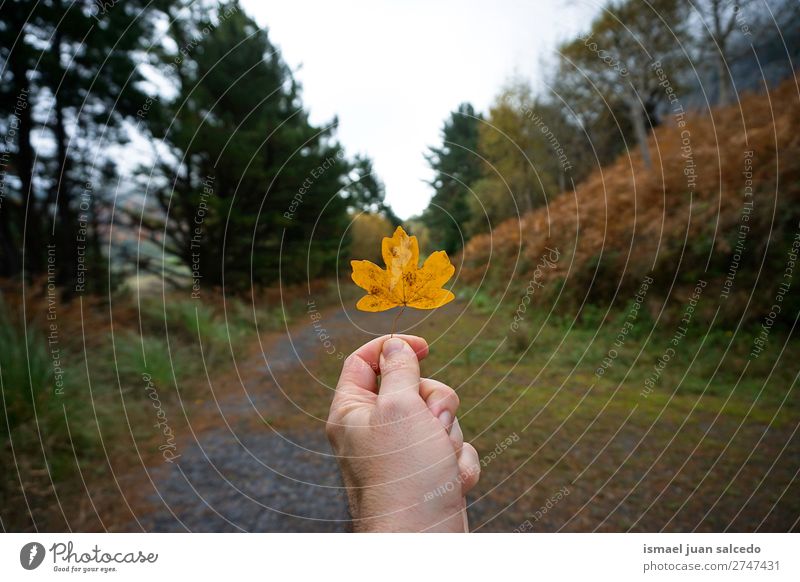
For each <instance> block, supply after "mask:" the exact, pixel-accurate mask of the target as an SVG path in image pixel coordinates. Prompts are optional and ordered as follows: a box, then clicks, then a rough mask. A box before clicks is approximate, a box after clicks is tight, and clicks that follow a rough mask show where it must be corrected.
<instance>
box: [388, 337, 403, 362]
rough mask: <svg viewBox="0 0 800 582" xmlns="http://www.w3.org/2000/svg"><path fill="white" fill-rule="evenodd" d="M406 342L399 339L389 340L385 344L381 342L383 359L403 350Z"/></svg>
mask: <svg viewBox="0 0 800 582" xmlns="http://www.w3.org/2000/svg"><path fill="white" fill-rule="evenodd" d="M405 346H406V342H404V341H403V340H401V339H400V338H396V337H393V338H389V339H388V340H386V341H385V342H383V355H384V357H386V358H388V357H389V356H391V355H392V354H396V353H397V352H399V351H401V350H403V348H405Z"/></svg>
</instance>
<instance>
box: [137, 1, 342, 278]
mask: <svg viewBox="0 0 800 582" xmlns="http://www.w3.org/2000/svg"><path fill="white" fill-rule="evenodd" d="M169 34H170V35H171V38H172V39H173V40H174V43H175V47H177V48H174V49H173V50H172V51H169V50H167V51H165V52H164V55H163V60H162V63H163V68H164V70H165V74H166V75H167V77H168V79H169V80H170V82H172V83H174V85H175V86H176V87H177V88H178V90H177V94H176V96H175V97H174V99H172V100H171V101H169V102H168V103H166V104H165V115H163V117H161V118H158V117H155V116H154V117H153V118H152V123H151V129H152V131H153V134H154V135H155V136H156V137H158V138H160V139H161V140H162V144H161V145H162V149H166V153H165V154H164V155H163V156H161V161H160V163H159V166H158V171H157V172H156V174H157V177H156V178H155V179H152V180H148V183H147V184H146V187H147V189H148V191H149V192H150V193H152V194H155V197H156V199H157V201H158V203H159V205H160V210H161V213H160V214H159V215H156V216H153V215H151V217H150V220H149V221H147V223H146V226H148V227H149V228H150V229H151V231H152V232H154V233H161V232H163V233H164V235H165V237H166V240H165V241H164V243H165V244H166V250H167V251H168V252H170V253H173V254H174V255H176V256H178V257H179V258H180V259H181V260H182V262H183V263H184V264H185V265H186V266H187V267H189V269H190V270H191V271H192V276H193V280H194V288H195V293H197V292H199V289H200V288H201V287H209V286H216V285H221V284H223V283H224V284H225V285H226V287H232V288H240V289H246V288H248V287H249V285H250V284H251V283H253V284H274V283H275V282H277V281H278V277H279V275H280V276H281V277H282V280H283V281H284V282H291V281H298V280H301V279H304V278H305V277H317V276H321V275H323V274H329V273H332V272H334V270H335V267H336V266H337V261H338V260H339V257H340V256H341V254H342V245H341V244H340V243H341V241H342V237H343V233H344V232H345V230H346V227H347V220H348V219H347V201H346V200H345V199H344V197H343V196H342V195H341V194H340V190H341V189H342V188H343V187H344V186H345V184H346V180H345V178H346V175H347V173H348V172H349V171H350V169H351V166H350V164H349V163H348V162H347V160H346V159H345V157H344V153H343V151H342V149H341V148H340V146H339V145H338V144H337V143H336V141H335V140H334V139H333V132H334V130H335V128H336V124H337V121H336V120H335V119H334V120H333V121H332V122H331V123H330V124H328V125H326V126H325V127H315V126H314V125H312V124H311V123H310V122H309V120H308V114H307V112H306V111H305V110H304V109H303V106H302V103H301V99H300V88H299V86H298V84H297V83H296V82H295V80H294V79H293V77H292V74H291V71H290V70H289V68H288V67H287V65H286V64H285V62H284V61H283V59H282V57H281V54H280V52H279V50H278V49H277V48H276V47H275V46H274V45H273V44H272V43H271V42H270V40H269V37H268V35H267V32H266V31H265V30H262V29H260V28H259V27H258V25H257V24H256V23H255V22H254V21H253V20H252V19H251V18H250V17H249V16H248V15H247V14H245V12H244V11H243V10H242V9H241V7H240V6H239V4H238V3H236V2H232V3H227V4H220V5H219V7H218V9H217V10H216V11H213V12H208V11H193V12H192V13H191V16H190V17H189V18H184V19H183V20H173V22H172V24H171V28H170V32H169ZM345 242H346V241H345ZM345 248H346V247H345Z"/></svg>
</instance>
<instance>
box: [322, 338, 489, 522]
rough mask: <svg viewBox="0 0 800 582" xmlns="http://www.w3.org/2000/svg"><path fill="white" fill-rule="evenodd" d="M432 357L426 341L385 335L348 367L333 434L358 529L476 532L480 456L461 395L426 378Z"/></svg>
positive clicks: (334, 410) (334, 407)
mask: <svg viewBox="0 0 800 582" xmlns="http://www.w3.org/2000/svg"><path fill="white" fill-rule="evenodd" d="M427 355H428V344H427V343H426V342H425V340H424V339H422V338H419V337H415V336H407V335H395V336H394V337H392V338H389V337H388V336H383V337H380V338H376V339H374V340H372V341H371V342H369V343H367V344H365V345H363V346H361V348H359V349H358V350H356V351H355V352H354V353H353V354H351V355H350V356H349V357H348V358H347V359H346V360H345V362H344V366H343V368H342V375H341V377H340V378H339V383H338V385H337V387H336V394H335V396H334V398H333V402H332V403H331V410H330V413H329V415H328V423H327V433H328V438H329V439H330V441H331V444H332V445H333V449H334V452H335V453H336V456H337V459H338V461H339V467H340V468H341V471H342V477H343V479H344V484H345V486H346V487H347V495H348V499H349V503H350V512H351V515H352V517H353V524H354V529H355V530H356V531H443V532H464V531H469V528H468V525H467V516H466V502H465V498H464V496H465V495H466V493H467V491H469V490H470V489H471V488H472V487H473V486H474V485H475V484H476V483H477V482H478V477H479V475H480V462H479V460H478V453H477V452H476V451H475V448H474V447H473V446H472V445H470V444H468V443H464V437H463V434H462V432H461V428H460V427H459V425H458V420H457V419H456V410H457V409H458V396H457V395H456V393H455V391H454V390H453V389H452V388H450V387H449V386H446V385H444V384H442V383H441V382H437V381H436V380H432V379H430V378H420V371H419V360H420V359H422V358H424V357H425V356H427ZM379 375H380V378H381V380H380V387H379V386H378V376H379Z"/></svg>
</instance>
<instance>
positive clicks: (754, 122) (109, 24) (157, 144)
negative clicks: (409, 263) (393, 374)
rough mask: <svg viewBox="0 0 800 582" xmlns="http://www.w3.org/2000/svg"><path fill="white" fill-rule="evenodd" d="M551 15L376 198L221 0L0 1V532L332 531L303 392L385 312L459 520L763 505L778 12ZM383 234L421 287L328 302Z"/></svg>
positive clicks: (783, 419)
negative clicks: (419, 350) (408, 179)
mask: <svg viewBox="0 0 800 582" xmlns="http://www.w3.org/2000/svg"><path fill="white" fill-rule="evenodd" d="M267 24H269V23H267ZM582 25H583V27H582V30H581V32H580V33H579V34H576V35H572V36H571V37H569V38H565V39H564V40H561V41H560V42H559V43H558V44H557V46H554V47H552V49H553V52H552V55H551V56H550V57H549V58H547V59H545V60H544V61H543V62H544V70H545V72H544V74H543V76H541V77H540V78H538V79H536V80H532V79H531V78H529V77H527V76H526V75H525V74H524V73H514V74H509V75H508V76H507V80H506V82H505V83H504V84H503V85H502V86H498V87H492V91H493V94H494V99H493V101H492V102H491V103H490V105H489V106H488V108H485V110H483V109H481V107H479V106H478V105H476V104H474V103H470V102H469V101H468V99H466V98H465V100H464V101H463V102H461V103H453V104H452V112H451V113H450V115H449V116H448V117H447V118H446V119H443V120H442V124H441V126H440V128H439V130H440V131H439V141H438V143H434V144H429V147H428V149H427V150H426V151H425V152H421V153H420V155H422V156H424V158H425V160H426V162H427V164H428V167H429V169H430V176H431V178H430V181H429V182H428V184H427V187H428V189H429V192H430V196H431V198H430V202H429V204H428V205H427V208H425V209H424V210H422V211H421V212H420V213H418V214H417V215H415V216H411V217H403V218H401V217H400V216H398V215H397V214H396V211H395V210H394V209H393V208H392V206H391V204H390V203H389V201H388V198H389V196H388V195H387V185H386V184H385V183H384V181H383V180H382V179H381V176H380V175H379V173H378V172H377V171H376V169H375V168H376V165H377V164H376V160H375V159H373V157H371V156H370V155H368V154H366V153H364V152H359V151H348V148H346V147H345V145H343V143H342V140H341V139H340V136H339V135H340V129H341V128H340V121H339V119H338V118H337V117H335V116H334V117H332V118H330V119H328V120H327V121H325V122H324V123H318V122H312V117H313V116H312V115H311V111H310V109H309V107H308V106H307V104H306V103H305V102H304V94H303V87H302V84H301V82H300V81H299V80H298V79H299V78H300V77H301V76H302V71H298V70H296V68H293V67H291V66H290V65H289V64H287V61H286V60H285V58H284V56H283V53H282V51H281V47H280V46H278V45H277V44H276V43H274V42H273V40H272V37H271V35H270V29H269V28H268V27H264V26H263V25H261V24H259V23H258V22H257V21H256V19H255V17H254V16H253V15H251V14H250V13H249V12H248V10H247V9H246V7H245V6H243V5H242V4H240V2H238V1H237V0H223V1H209V0H148V1H147V2H145V1H144V0H125V1H124V2H103V3H101V2H96V1H95V0H75V1H71V2H66V1H63V0H40V1H35V2H34V1H30V0H19V1H13V2H5V3H3V4H2V5H0V63H2V68H0V131H2V136H3V142H2V153H0V392H1V393H2V409H3V414H2V421H0V465H2V466H3V467H4V475H3V477H2V479H1V480H0V497H1V498H2V502H1V503H0V526H2V530H3V531H186V530H190V531H344V529H345V527H346V526H345V524H346V522H347V519H348V518H347V510H346V504H345V501H344V499H345V495H344V492H343V491H342V489H341V487H340V484H339V481H338V476H337V472H336V469H335V463H334V461H332V460H331V458H330V454H329V448H328V444H327V442H326V440H325V435H324V419H325V417H326V414H327V409H328V406H329V405H330V401H331V390H332V387H333V386H335V384H336V378H337V377H338V374H339V371H340V368H341V365H342V361H343V360H344V358H345V357H346V356H347V354H349V353H350V352H352V351H353V350H354V349H355V348H356V347H357V346H358V345H360V344H362V343H364V342H365V341H367V340H368V339H371V338H372V337H375V336H378V335H382V334H388V333H390V330H391V332H392V333H394V331H395V325H397V326H399V327H398V328H397V329H398V330H399V331H402V332H403V333H412V334H415V335H421V336H423V337H425V338H427V340H428V343H429V344H430V345H431V346H432V348H431V356H430V357H429V359H428V360H427V361H426V363H425V366H426V368H425V370H426V371H427V372H428V373H430V375H431V376H432V377H442V378H447V381H448V383H449V384H450V385H451V386H452V387H453V388H454V389H455V390H456V392H457V393H458V395H459V397H460V399H461V408H462V410H464V412H462V413H460V414H461V415H462V416H461V417H460V418H461V420H460V422H461V424H462V426H463V427H464V432H465V434H466V433H467V432H469V433H470V434H472V435H475V441H474V442H475V445H476V448H477V449H478V451H479V453H480V452H481V451H485V452H486V453H490V452H491V451H496V450H498V447H499V450H500V451H501V452H500V453H495V454H494V456H492V457H490V458H488V460H486V462H485V463H483V461H482V465H483V466H482V473H483V474H482V478H481V481H480V483H479V485H478V486H477V487H476V489H475V490H474V492H472V493H471V494H470V497H469V498H468V502H469V505H468V512H469V515H470V520H471V524H472V528H473V530H474V531H504V532H508V531H598V530H599V531H662V530H663V531H722V530H723V529H728V528H730V529H732V530H734V531H747V532H749V531H796V530H797V527H798V523H799V522H800V502H799V501H798V499H800V496H799V495H798V493H800V485H798V480H797V474H798V472H797V471H798V469H800V461H798V459H800V439H798V436H797V426H798V422H799V420H798V406H799V405H800V401H798V398H797V394H796V391H795V390H794V388H795V386H796V382H797V377H798V373H800V363H798V362H797V360H796V358H792V353H793V352H796V350H797V348H798V343H797V338H796V330H795V328H796V324H797V319H798V316H800V294H798V287H799V283H800V270H798V269H800V267H798V263H797V257H798V252H800V155H798V154H800V132H799V131H798V129H800V89H799V88H798V87H799V85H798V79H797V73H796V66H797V63H798V62H800V5H798V3H797V2H795V1H794V0H738V1H733V0H695V1H694V2H687V1H685V0H650V1H649V2H641V1H638V0H609V1H608V2H606V3H604V7H603V8H602V9H598V10H597V12H596V14H595V15H594V16H593V18H592V19H591V20H589V21H587V22H585V23H582ZM335 48H336V47H331V50H332V53H333V52H334V51H335ZM332 58H335V57H332ZM498 66H500V64H499V63H498ZM342 82H343V83H346V80H343V81H342ZM354 98H355V97H354ZM395 114H401V115H408V116H409V123H413V122H414V120H413V119H411V118H412V117H413V115H414V113H413V111H411V110H409V111H405V112H396V113H395ZM376 131H379V129H378V125H377V122H376ZM398 226H403V227H404V228H405V229H406V230H407V231H408V232H409V234H412V235H415V236H416V237H417V238H418V240H419V245H420V252H421V254H422V255H423V256H428V255H429V254H431V253H433V252H434V251H438V250H444V251H446V253H447V255H448V256H449V258H450V260H452V262H453V264H454V265H455V276H454V277H453V279H451V280H450V282H449V283H448V285H447V288H448V289H450V290H451V291H452V292H453V293H455V296H456V300H455V301H454V302H452V303H451V304H448V305H447V306H445V307H442V308H440V309H437V310H433V311H431V312H411V311H403V312H402V313H401V314H398V312H397V310H394V311H391V312H387V313H383V314H366V313H360V312H358V311H357V310H356V308H355V304H356V300H357V298H358V293H359V291H358V289H357V288H356V287H355V285H353V283H352V281H351V280H350V264H351V260H354V259H367V260H371V261H374V262H378V263H379V262H380V261H381V240H382V239H384V237H390V236H392V233H393V232H394V231H395V228H396V227H398ZM499 443H505V445H504V446H501V445H500V444H499ZM231 451H235V452H233V453H232V452H231ZM767 484H768V485H769V486H767ZM556 497H557V499H556ZM554 499H555V501H553V500H554Z"/></svg>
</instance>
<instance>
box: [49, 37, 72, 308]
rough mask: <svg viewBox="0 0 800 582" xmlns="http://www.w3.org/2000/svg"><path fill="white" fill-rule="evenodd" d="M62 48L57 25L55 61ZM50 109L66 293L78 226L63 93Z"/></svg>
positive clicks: (57, 238)
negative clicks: (54, 147)
mask: <svg viewBox="0 0 800 582" xmlns="http://www.w3.org/2000/svg"><path fill="white" fill-rule="evenodd" d="M61 50H62V40H61V34H60V32H59V31H58V29H56V32H55V34H54V39H53V51H54V52H55V58H56V60H55V62H56V63H60V55H61ZM53 101H54V103H53V109H54V110H55V117H56V121H55V127H54V128H53V133H54V134H55V140H56V160H57V162H58V163H57V168H58V170H57V172H58V173H57V176H56V182H55V185H54V186H53V188H54V190H53V195H54V198H55V203H56V212H57V218H56V222H55V228H54V232H55V241H54V242H55V244H56V252H57V253H58V256H59V260H58V262H57V263H56V269H57V277H56V280H57V282H58V284H59V285H60V286H61V287H62V293H63V294H64V296H65V297H69V296H71V295H72V292H73V290H74V289H73V288H74V285H75V280H76V275H77V272H76V264H75V262H76V260H77V256H76V255H77V241H76V239H75V237H76V234H77V230H76V224H75V220H74V217H73V216H72V210H71V208H70V202H71V200H70V198H71V192H70V188H69V177H68V170H69V158H68V156H67V139H68V136H67V129H66V124H65V120H64V103H63V96H62V95H60V94H59V93H58V92H56V94H55V95H53Z"/></svg>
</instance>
